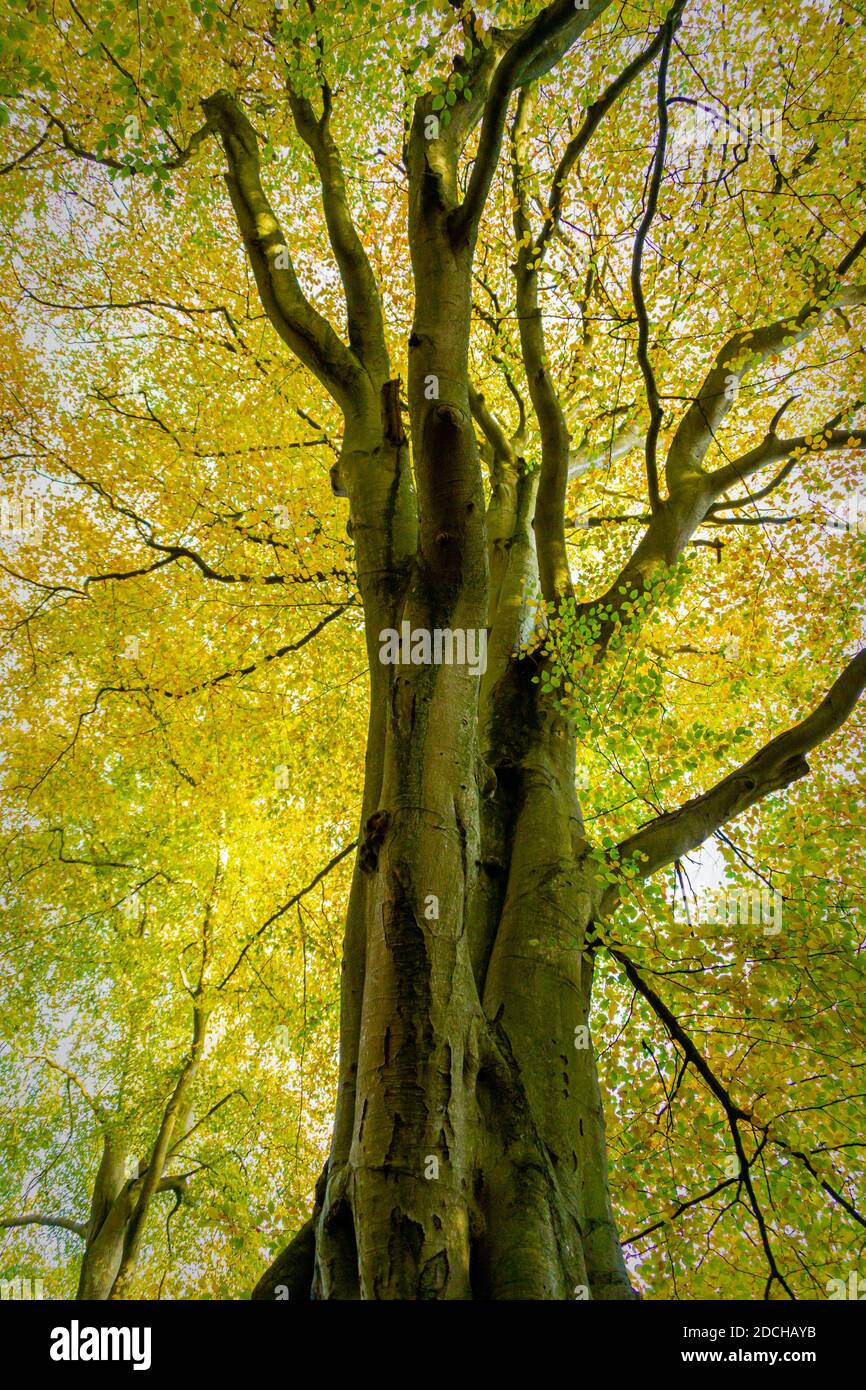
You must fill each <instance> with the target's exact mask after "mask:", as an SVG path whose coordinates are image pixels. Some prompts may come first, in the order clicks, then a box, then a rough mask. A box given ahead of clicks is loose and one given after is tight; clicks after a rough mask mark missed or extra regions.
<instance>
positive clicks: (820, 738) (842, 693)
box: [605, 647, 866, 910]
mask: <svg viewBox="0 0 866 1390" xmlns="http://www.w3.org/2000/svg"><path fill="white" fill-rule="evenodd" d="M864 689H866V647H864V648H863V649H862V650H861V651H859V652H858V653H857V655H856V656H855V657H854V658H853V659H852V660H851V661H850V662H849V663H848V665H847V666H846V667H845V669H844V671H843V672H842V674H841V675H840V676H839V677H838V678H837V679H836V681H835V682H834V683H833V685H832V686H831V687H830V690H829V691H828V693H827V694H826V695H825V696H824V699H823V700H822V701H821V703H820V704H819V705H817V706H816V708H815V709H814V710H813V711H812V713H811V714H809V715H807V717H806V718H805V719H803V720H802V721H801V722H800V723H799V724H795V725H794V726H793V727H792V728H790V729H786V730H785V732H784V733H782V734H779V735H778V736H777V737H776V738H774V739H773V740H772V742H771V743H768V744H766V745H765V746H764V747H763V748H762V749H761V750H760V751H759V752H758V753H756V754H755V755H754V757H752V758H750V759H749V761H748V762H747V763H744V764H743V765H742V767H739V768H737V769H736V771H734V772H731V773H729V775H728V776H727V777H725V778H723V779H722V781H721V782H718V783H717V784H716V785H715V786H714V787H711V788H710V790H709V791H706V792H704V793H703V794H702V795H701V796H696V797H694V798H693V799H692V800H691V801H687V802H686V803H685V805H684V806H681V807H680V808H679V809H678V810H676V811H669V812H667V813H666V814H665V815H662V816H658V817H657V818H656V819H655V820H653V821H650V823H649V824H648V825H646V826H644V827H643V828H642V829H641V830H638V831H637V832H636V833H635V834H634V835H630V836H629V837H628V839H626V840H623V841H622V843H621V844H620V845H619V846H618V854H619V859H618V861H617V862H621V861H622V860H623V859H635V858H636V859H638V860H642V861H643V862H642V863H641V864H640V866H639V870H638V871H639V873H640V875H641V877H643V878H647V877H649V876H650V875H651V874H655V873H657V872H658V871H659V869H662V868H664V867H665V865H666V864H671V863H672V862H673V861H674V860H675V859H681V858H682V856H683V855H684V854H688V853H689V852H690V851H691V850H694V849H697V848H698V846H699V845H702V844H703V843H704V841H705V840H706V839H708V838H709V836H710V835H712V833H713V832H714V831H715V830H717V829H719V827H720V826H722V825H724V824H726V822H727V821H729V820H732V819H733V818H734V817H735V816H739V815H741V814H742V812H743V811H746V810H748V808H749V807H750V806H754V805H755V803H756V802H758V801H761V800H762V799H763V798H764V797H765V796H768V795H769V794H770V793H771V792H774V791H779V790H780V789H781V788H783V787H787V786H790V784H791V783H792V782H796V781H797V780H798V779H799V778H801V777H805V776H807V775H808V773H809V772H810V767H809V764H808V762H807V761H806V755H807V754H808V753H810V752H811V751H812V749H813V748H816V747H817V746H818V745H819V744H820V743H823V742H824V741H825V740H826V739H828V738H829V737H830V735H831V734H834V733H835V732H836V730H837V729H839V728H841V726H842V725H843V724H844V723H845V721H846V719H847V718H848V716H849V715H850V713H851V711H852V710H853V709H854V706H855V705H856V703H857V701H858V700H859V698H860V696H861V694H862V693H863V690H864ZM617 894H618V889H614V890H613V892H612V893H611V894H609V895H607V896H608V897H609V898H610V899H611V901H615V895H617ZM605 910H608V908H607V905H606V907H605Z"/></svg>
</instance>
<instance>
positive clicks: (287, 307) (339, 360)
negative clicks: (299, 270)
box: [202, 91, 365, 413]
mask: <svg viewBox="0 0 866 1390" xmlns="http://www.w3.org/2000/svg"><path fill="white" fill-rule="evenodd" d="M202 106H203V108H204V110H205V112H206V113H207V116H208V119H209V121H210V122H211V125H212V127H213V129H214V130H216V131H217V132H218V133H219V136H220V139H221V141H222V146H223V150H224V151H225V156H226V162H227V164H228V172H227V173H226V175H225V180H226V184H227V186H228V190H229V195H230V197H231V200H232V206H233V207H234V210H235V215H236V217H237V221H238V226H239V228H240V231H241V235H242V236H243V239H244V245H245V246H246V248H247V254H248V256H249V258H250V265H251V266H252V270H253V275H254V276H255V280H256V284H257V286H258V290H259V295H260V297H261V301H262V305H263V307H264V309H265V312H266V314H267V316H268V318H269V319H270V321H271V323H272V324H273V326H274V328H275V329H276V331H277V333H279V335H280V337H281V338H282V339H283V342H285V343H286V344H287V345H288V346H289V347H290V348H291V349H292V351H293V352H294V353H295V355H296V356H297V357H298V358H299V359H300V360H301V362H303V364H304V366H305V367H308V368H309V370H310V371H311V372H312V373H313V375H314V376H315V377H316V378H317V379H318V380H319V381H320V382H321V383H322V385H323V386H324V387H325V389H326V390H327V391H329V392H330V394H331V395H332V396H333V397H334V400H335V401H336V402H337V404H338V405H339V406H340V407H341V408H342V409H343V411H344V413H346V412H348V411H349V410H350V409H351V406H352V403H353V401H354V400H355V399H356V396H357V391H358V388H359V386H360V385H361V384H362V382H363V378H364V375H365V373H364V369H363V367H362V365H361V363H360V362H359V361H358V358H357V357H356V356H355V354H354V352H352V350H351V348H349V347H347V346H346V344H345V343H344V342H343V341H342V339H341V338H339V337H338V336H337V334H336V333H335V332H334V330H333V328H332V327H331V325H330V324H329V323H328V321H327V319H325V318H323V316H322V315H321V314H320V313H319V311H318V310H317V309H315V308H314V307H313V305H312V304H311V303H310V301H309V300H308V299H307V298H306V296H305V295H304V292H303V290H302V289H301V286H300V284H299V282H298V278H297V275H296V274H295V268H294V264H293V262H292V258H291V256H290V254H289V249H288V246H287V245H286V238H285V236H284V235H283V232H282V230H281V228H280V224H279V222H278V221H277V218H276V216H275V214H274V211H273V209H272V207H271V205H270V203H269V202H268V200H267V198H266V196H265V193H264V189H263V188H262V182H261V171H260V165H259V151H258V139H257V137H256V132H255V131H254V129H253V127H252V125H251V124H250V122H249V120H248V119H247V117H246V116H245V114H244V112H243V111H242V109H241V107H240V105H239V103H238V102H237V100H236V99H235V98H234V97H233V96H232V95H231V94H230V93H229V92H226V91H219V92H215V93H214V94H213V96H210V97H206V98H205V100H204V101H203V102H202Z"/></svg>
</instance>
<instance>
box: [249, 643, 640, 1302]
mask: <svg viewBox="0 0 866 1390" xmlns="http://www.w3.org/2000/svg"><path fill="white" fill-rule="evenodd" d="M523 668H525V669H523ZM411 674H412V677H414V679H413V680H412V684H411V691H410V692H409V693H403V694H401V684H402V681H403V680H404V677H403V676H402V675H401V676H398V678H397V681H396V682H395V694H394V697H393V700H392V706H391V708H389V711H388V721H387V723H388V729H387V744H388V757H387V766H386V769H385V776H384V781H383V789H382V798H381V805H380V807H379V808H378V814H377V815H376V816H375V817H373V826H372V828H371V827H370V821H369V820H368V823H367V824H368V830H367V838H366V841H365V844H364V845H363V846H362V848H361V851H360V853H359V862H358V868H357V871H356V883H355V887H354V889H353V894H352V901H353V907H356V905H357V904H358V903H359V902H363V904H364V910H363V917H362V919H361V920H359V923H357V924H356V929H357V927H358V926H363V932H361V931H358V937H362V938H363V951H364V954H363V958H362V957H361V956H360V955H355V956H352V955H347V959H346V963H345V966H344V972H345V973H344V991H345V994H346V995H347V996H348V1008H347V1009H346V1013H347V1015H349V1016H352V1017H354V1016H355V1015H356V1014H357V1007H356V1000H357V997H358V994H359V993H360V996H361V1007H360V1020H359V1023H360V1026H359V1033H358V1044H357V1066H355V1064H354V1063H353V1060H352V1059H353V1057H354V1053H353V1052H349V1053H348V1055H345V1056H344V1058H343V1063H342V1072H341V1078H340V1101H339V1106H338V1116H339V1117H340V1121H341V1123H338V1126H337V1129H336V1130H335V1137H334V1146H333V1150H332V1155H331V1159H330V1162H329V1165H328V1168H327V1170H326V1174H325V1175H323V1178H324V1179H325V1180H324V1181H322V1182H321V1183H320V1184H319V1189H318V1194H317V1196H318V1200H317V1207H316V1212H315V1214H314V1217H313V1219H312V1220H311V1222H310V1223H308V1225H307V1226H306V1227H305V1228H304V1230H303V1232H302V1233H301V1235H300V1237H299V1239H298V1240H297V1241H296V1242H294V1243H293V1245H292V1247H290V1248H289V1251H288V1252H286V1253H285V1254H284V1256H282V1257H281V1258H280V1260H279V1261H277V1263H276V1264H275V1266H274V1267H272V1269H271V1270H270V1271H269V1272H268V1274H267V1275H266V1276H265V1277H264V1279H263V1280H262V1281H261V1284H260V1285H259V1288H258V1289H257V1296H258V1297H274V1296H279V1297H285V1296H287V1295H288V1296H291V1297H301V1298H305V1297H310V1296H311V1294H312V1296H314V1297H316V1298H347V1297H348V1298H358V1297H361V1298H373V1299H382V1298H384V1299H391V1298H405V1299H413V1300H414V1299H427V1298H456V1299H470V1298H476V1299H511V1298H532V1299H565V1298H575V1297H579V1298H580V1297H589V1298H629V1297H632V1296H633V1294H632V1291H631V1289H630V1286H629V1283H628V1279H627V1276H626V1273H625V1268H624V1265H623V1262H622V1257H621V1254H620V1249H619V1243H618V1240H617V1235H616V1229H615V1225H614V1221H613V1216H612V1213H611V1206H610V1199H609V1195H608V1183H607V1172H606V1156H605V1142H604V1120H603V1115H602V1107H601V1099H600V1095H599V1088H598V1081H597V1077H596V1070H595V1061H594V1057H593V1052H592V1048H591V1045H588V1042H589V1039H588V1029H587V1027H586V1025H587V1022H588V1010H589V999H590V990H591V973H592V968H591V964H590V963H589V959H588V956H585V955H584V951H583V946H584V934H585V931H586V928H587V925H588V924H589V923H590V922H591V921H592V918H593V912H594V910H595V909H596V908H597V904H598V886H597V884H595V882H594V880H593V879H592V878H591V874H590V870H589V869H588V867H587V866H586V865H585V864H584V862H583V859H584V855H585V851H586V844H585V841H584V839H583V834H582V822H581V819H580V814H579V809H578V807H577V805H576V802H575V798H574V793H573V785H574V772H573V761H572V759H573V748H572V745H571V742H570V739H569V737H568V735H567V732H566V731H565V730H564V729H563V728H562V727H560V726H559V725H558V724H557V723H556V721H554V720H551V719H549V718H547V719H545V718H543V717H541V716H540V714H539V711H538V696H537V694H536V692H537V691H538V686H535V685H532V684H531V675H532V664H531V663H530V662H523V663H519V662H518V663H515V664H514V667H513V668H512V669H511V670H510V671H509V674H508V678H507V682H506V683H507V685H508V687H509V688H508V690H507V691H500V692H499V694H500V703H501V705H508V706H510V716H509V718H508V719H507V720H506V721H505V723H504V724H503V723H502V722H499V723H497V724H496V725H495V726H496V728H497V743H496V748H495V754H496V758H497V761H496V763H489V762H488V761H487V757H489V756H490V755H491V754H492V753H493V752H494V750H493V749H492V748H487V749H485V754H486V756H485V757H484V758H481V757H479V756H478V751H477V747H476V743H475V736H474V731H475V721H474V719H473V718H471V717H470V711H471V709H472V703H471V701H472V700H473V699H474V698H475V694H476V692H472V691H466V690H463V689H461V682H466V679H467V678H466V674H465V672H462V673H461V672H460V670H459V668H448V667H439V668H436V667H426V668H413V670H412V673H411ZM405 679H407V680H409V679H410V677H408V676H407V677H405ZM500 713H501V714H503V712H502V711H500ZM503 718H504V714H503ZM482 806H483V807H484V810H483V812H482V810H481V809H480V808H481V807H482ZM436 900H438V902H437V901H436ZM437 909H438V917H437V916H436V915H435V913H436V911H437ZM350 916H351V913H350ZM348 944H349V943H348V942H347V945H348ZM361 977H363V985H362V986H359V981H360V980H361ZM350 1098H351V1099H350ZM349 1115H351V1124H350V1123H349V1119H348V1118H347V1116H349ZM280 1286H282V1287H280ZM277 1290H279V1292H277Z"/></svg>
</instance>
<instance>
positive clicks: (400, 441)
mask: <svg viewBox="0 0 866 1390" xmlns="http://www.w3.org/2000/svg"><path fill="white" fill-rule="evenodd" d="M382 422H383V424H384V427H385V438H386V439H387V441H388V443H389V444H394V445H398V446H400V447H402V446H403V445H404V444H406V443H407V439H406V431H405V430H404V429H403V415H402V406H401V401H400V378H399V377H398V376H396V377H394V378H392V380H391V381H386V382H385V385H384V386H383V387H382Z"/></svg>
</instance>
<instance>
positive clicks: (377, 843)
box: [358, 811, 391, 874]
mask: <svg viewBox="0 0 866 1390" xmlns="http://www.w3.org/2000/svg"><path fill="white" fill-rule="evenodd" d="M390 820H391V813H390V811H374V812H373V814H372V816H370V818H369V820H368V821H367V822H366V824H365V825H364V838H363V840H362V842H361V848H360V850H359V851H358V863H359V864H360V866H361V869H362V871H363V872H364V873H365V874H371V873H373V872H374V871H375V869H376V867H377V865H378V863H379V850H380V848H381V846H382V841H383V840H384V838H385V834H386V832H387V830H388V824H389V822H390Z"/></svg>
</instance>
